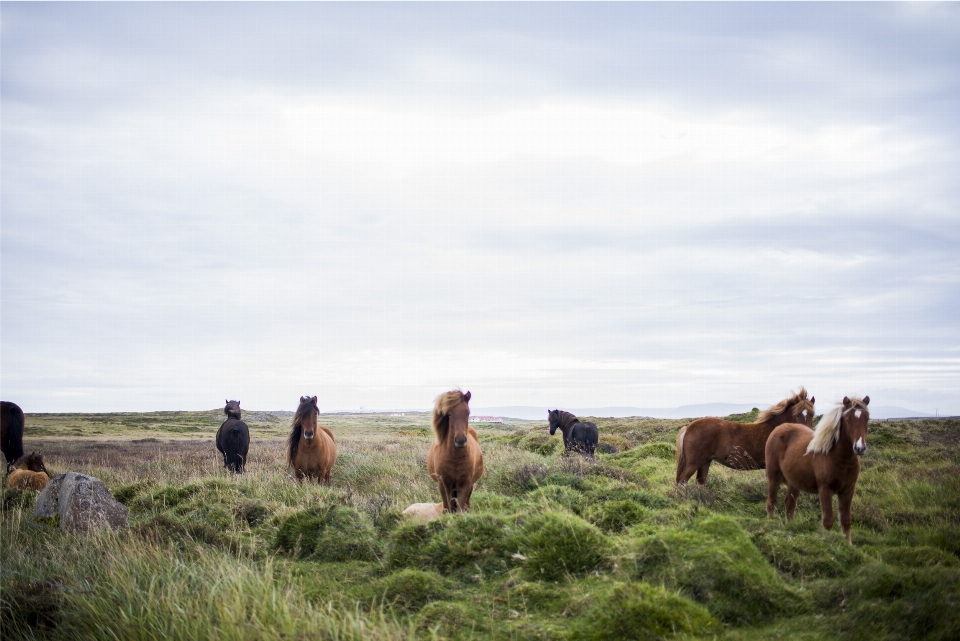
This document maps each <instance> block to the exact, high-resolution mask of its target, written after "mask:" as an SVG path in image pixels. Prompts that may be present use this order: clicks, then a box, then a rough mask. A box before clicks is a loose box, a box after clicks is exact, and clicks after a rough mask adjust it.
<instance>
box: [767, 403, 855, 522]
mask: <svg viewBox="0 0 960 641" xmlns="http://www.w3.org/2000/svg"><path fill="white" fill-rule="evenodd" d="M869 403H870V397H869V396H865V397H863V400H861V399H859V398H857V397H853V398H850V397H846V396H845V397H844V398H843V403H842V404H841V405H839V406H837V407H836V408H834V409H832V410H830V411H829V412H828V413H827V414H825V415H824V417H823V418H822V419H820V423H819V424H818V425H817V431H816V432H814V431H813V430H811V429H810V428H809V427H806V426H804V425H793V424H791V423H788V424H786V425H781V426H780V427H778V428H777V429H775V430H773V433H772V434H770V439H769V440H768V441H767V452H766V456H767V516H768V517H772V516H773V511H774V508H775V507H776V505H777V494H778V492H779V491H780V484H781V483H783V481H784V480H785V481H786V482H787V498H786V500H785V501H784V502H785V504H786V508H787V521H788V522H789V521H790V520H791V519H792V518H793V513H794V512H795V511H796V509H797V496H799V495H800V492H806V493H808V494H819V495H820V511H821V513H822V515H823V527H824V529H827V530H830V529H833V495H834V494H836V495H837V497H838V502H839V504H840V527H842V528H843V534H844V536H846V537H847V541H850V505H851V504H852V503H853V491H854V490H855V489H856V487H857V477H859V476H860V456H861V455H862V454H863V453H864V452H866V451H867V422H868V421H869V420H870V412H868V411H867V405H868V404H869Z"/></svg>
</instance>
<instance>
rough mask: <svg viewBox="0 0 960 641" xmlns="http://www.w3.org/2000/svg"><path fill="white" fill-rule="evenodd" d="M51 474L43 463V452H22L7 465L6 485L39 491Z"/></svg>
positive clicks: (45, 484)
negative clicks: (21, 454)
mask: <svg viewBox="0 0 960 641" xmlns="http://www.w3.org/2000/svg"><path fill="white" fill-rule="evenodd" d="M52 476H53V475H52V474H51V473H50V472H49V471H48V470H47V466H46V465H44V464H43V454H38V453H37V452H31V453H30V454H24V455H23V456H21V457H20V458H18V459H17V460H16V461H14V462H13V463H9V464H8V465H7V487H10V488H19V489H21V490H33V491H35V492H39V491H40V490H42V489H43V488H44V487H46V486H47V483H48V482H49V481H50V478H51V477H52Z"/></svg>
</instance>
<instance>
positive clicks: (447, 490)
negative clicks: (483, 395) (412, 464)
mask: <svg viewBox="0 0 960 641" xmlns="http://www.w3.org/2000/svg"><path fill="white" fill-rule="evenodd" d="M469 402H470V392H467V393H466V394H464V393H462V392H461V391H460V390H453V391H451V392H447V393H445V394H441V395H440V396H438V397H437V400H436V402H435V403H434V406H433V432H434V434H436V436H437V440H436V441H435V442H434V444H433V445H431V446H430V454H429V455H428V456H427V472H429V473H430V478H432V479H433V480H434V481H436V482H437V485H439V486H440V498H441V499H442V501H443V511H444V512H466V511H468V510H469V509H470V494H471V493H473V484H474V483H476V482H477V480H478V479H479V478H480V477H481V476H482V475H483V452H481V451H480V440H479V439H478V438H477V432H476V430H474V429H473V428H472V427H470V424H469V420H470V405H469Z"/></svg>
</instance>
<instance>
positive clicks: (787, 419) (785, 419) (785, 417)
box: [750, 410, 793, 432]
mask: <svg viewBox="0 0 960 641" xmlns="http://www.w3.org/2000/svg"><path fill="white" fill-rule="evenodd" d="M792 422H793V414H791V413H790V410H787V411H785V412H783V414H777V415H775V416H771V417H770V418H768V419H767V420H765V421H760V422H759V423H750V425H753V426H755V427H758V428H764V429H766V430H767V431H769V432H772V431H773V429H774V428H775V427H777V426H778V425H783V424H784V423H792Z"/></svg>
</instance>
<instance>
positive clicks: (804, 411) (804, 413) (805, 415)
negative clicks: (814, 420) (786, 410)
mask: <svg viewBox="0 0 960 641" xmlns="http://www.w3.org/2000/svg"><path fill="white" fill-rule="evenodd" d="M801 413H802V414H803V418H804V419H806V418H807V410H803V412H801Z"/></svg>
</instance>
